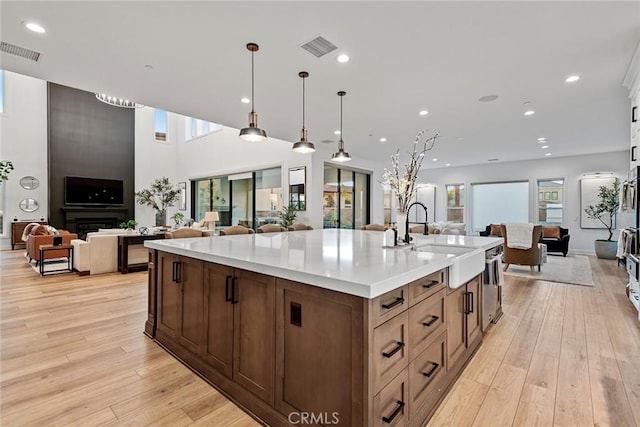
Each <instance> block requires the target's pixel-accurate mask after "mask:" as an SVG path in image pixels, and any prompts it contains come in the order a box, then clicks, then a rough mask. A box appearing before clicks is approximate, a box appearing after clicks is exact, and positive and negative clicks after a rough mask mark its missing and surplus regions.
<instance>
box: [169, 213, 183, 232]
mask: <svg viewBox="0 0 640 427" xmlns="http://www.w3.org/2000/svg"><path fill="white" fill-rule="evenodd" d="M171 219H172V220H173V223H174V224H175V228H178V227H180V226H181V225H182V224H183V223H184V214H183V213H182V212H176V213H174V214H173V215H172V216H171Z"/></svg>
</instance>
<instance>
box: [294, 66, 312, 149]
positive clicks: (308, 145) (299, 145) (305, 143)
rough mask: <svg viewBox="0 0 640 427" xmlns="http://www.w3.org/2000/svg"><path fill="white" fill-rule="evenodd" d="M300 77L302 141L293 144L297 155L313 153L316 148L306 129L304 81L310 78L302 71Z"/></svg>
mask: <svg viewBox="0 0 640 427" xmlns="http://www.w3.org/2000/svg"><path fill="white" fill-rule="evenodd" d="M298 76H299V77H300V78H301V79H302V131H300V141H298V142H296V143H295V144H293V151H295V152H296V153H302V154H305V153H313V152H314V151H316V147H315V146H314V145H313V143H312V142H309V141H308V140H307V129H306V128H305V127H304V79H306V78H307V77H309V73H307V72H306V71H300V72H299V73H298Z"/></svg>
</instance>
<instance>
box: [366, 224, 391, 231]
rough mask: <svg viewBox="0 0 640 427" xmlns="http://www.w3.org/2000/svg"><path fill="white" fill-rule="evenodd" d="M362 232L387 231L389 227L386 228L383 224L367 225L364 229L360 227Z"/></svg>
mask: <svg viewBox="0 0 640 427" xmlns="http://www.w3.org/2000/svg"><path fill="white" fill-rule="evenodd" d="M360 230H367V231H386V230H387V227H385V226H384V225H382V224H367V225H365V226H363V227H360Z"/></svg>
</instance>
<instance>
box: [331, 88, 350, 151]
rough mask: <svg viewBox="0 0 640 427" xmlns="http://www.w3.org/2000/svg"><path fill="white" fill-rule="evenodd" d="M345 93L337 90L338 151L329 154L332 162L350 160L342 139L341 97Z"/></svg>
mask: <svg viewBox="0 0 640 427" xmlns="http://www.w3.org/2000/svg"><path fill="white" fill-rule="evenodd" d="M346 94H347V92H345V91H343V90H341V91H340V92H338V96H339V97H340V141H339V142H338V151H337V152H335V153H333V155H332V156H331V160H333V161H334V162H341V163H343V162H348V161H350V160H351V156H350V155H349V153H347V152H346V151H344V141H343V140H342V98H343V97H344V96H345V95H346Z"/></svg>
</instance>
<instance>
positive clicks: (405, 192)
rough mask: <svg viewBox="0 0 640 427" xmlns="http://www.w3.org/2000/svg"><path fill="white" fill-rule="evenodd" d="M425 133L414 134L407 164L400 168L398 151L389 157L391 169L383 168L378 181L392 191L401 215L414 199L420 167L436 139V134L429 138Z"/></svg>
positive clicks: (424, 131) (422, 131) (425, 131)
mask: <svg viewBox="0 0 640 427" xmlns="http://www.w3.org/2000/svg"><path fill="white" fill-rule="evenodd" d="M426 133H427V130H426V129H423V130H421V131H420V132H418V133H417V134H416V137H415V139H414V141H413V150H412V151H411V153H409V155H410V159H409V162H408V163H406V164H405V165H404V167H402V168H401V167H400V149H397V150H396V152H395V154H393V155H392V156H391V169H387V168H385V169H384V171H383V173H382V179H381V180H380V183H381V184H382V185H388V186H389V187H390V188H391V190H393V193H394V195H395V198H396V201H397V209H398V211H399V212H400V213H403V214H406V213H407V208H408V207H409V205H410V204H411V201H412V199H414V198H415V195H416V190H417V189H416V180H417V179H418V173H419V172H420V168H421V167H422V161H423V160H424V158H425V155H426V153H427V151H430V150H431V149H432V148H433V147H434V145H435V143H436V139H437V138H438V133H437V132H436V133H435V134H434V135H433V136H431V137H425V135H426ZM420 141H422V144H420Z"/></svg>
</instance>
